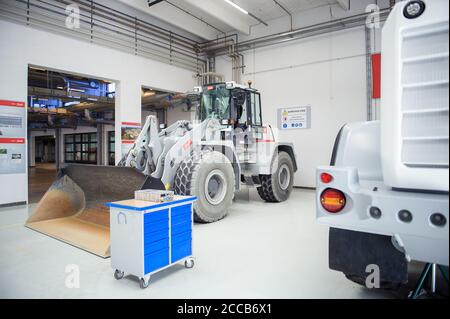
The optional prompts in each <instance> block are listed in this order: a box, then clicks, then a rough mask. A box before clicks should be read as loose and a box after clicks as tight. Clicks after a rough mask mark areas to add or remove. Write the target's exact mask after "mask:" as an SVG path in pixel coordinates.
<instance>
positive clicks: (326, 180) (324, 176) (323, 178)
mask: <svg viewBox="0 0 450 319" xmlns="http://www.w3.org/2000/svg"><path fill="white" fill-rule="evenodd" d="M320 180H321V181H322V183H324V184H329V183H331V182H332V181H333V176H332V175H330V174H328V173H322V174H320Z"/></svg>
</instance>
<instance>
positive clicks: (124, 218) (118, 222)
mask: <svg viewBox="0 0 450 319" xmlns="http://www.w3.org/2000/svg"><path fill="white" fill-rule="evenodd" d="M120 216H123V220H124V221H125V222H124V224H125V225H126V224H127V215H125V214H124V213H122V212H120V213H119V214H117V224H119V225H120V224H121V222H120Z"/></svg>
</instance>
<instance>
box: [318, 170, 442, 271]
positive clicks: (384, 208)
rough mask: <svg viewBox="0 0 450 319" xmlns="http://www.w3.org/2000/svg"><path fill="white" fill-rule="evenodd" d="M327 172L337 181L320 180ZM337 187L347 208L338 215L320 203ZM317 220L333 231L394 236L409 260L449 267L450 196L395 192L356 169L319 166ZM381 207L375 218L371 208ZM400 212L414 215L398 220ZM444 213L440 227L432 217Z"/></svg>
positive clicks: (396, 243)
mask: <svg viewBox="0 0 450 319" xmlns="http://www.w3.org/2000/svg"><path fill="white" fill-rule="evenodd" d="M323 172H327V173H329V174H331V175H332V176H333V177H334V178H333V181H332V182H331V183H329V184H324V183H322V182H321V180H320V174H321V173H323ZM327 188H336V189H339V190H340V191H342V192H343V193H344V194H345V196H346V200H347V203H346V206H345V208H344V209H343V211H341V212H340V213H338V214H330V213H328V212H327V211H325V210H324V209H323V207H322V205H321V204H320V194H321V193H322V192H323V191H324V190H325V189H327ZM316 205H317V220H318V222H319V223H320V224H324V225H328V226H330V227H334V228H340V229H347V230H354V231H359V232H366V233H372V234H380V235H387V236H392V237H393V238H394V239H395V241H394V243H395V245H396V246H398V248H399V249H400V250H404V252H405V255H406V257H407V258H408V260H418V261H423V262H431V263H437V264H440V265H448V264H449V228H448V219H449V197H448V194H432V193H424V192H421V193H420V192H405V191H394V190H392V189H390V188H389V187H387V186H386V185H384V184H383V182H382V181H368V180H359V177H358V171H357V169H356V168H342V167H331V166H327V167H319V168H318V170H317V196H316ZM371 207H378V208H379V209H380V210H381V212H382V215H381V217H380V218H379V219H375V218H373V217H371V215H370V208H371ZM401 210H408V211H409V212H411V214H412V216H413V218H412V221H411V222H409V223H406V222H403V221H401V220H400V219H399V217H398V213H399V211H401ZM434 213H441V214H442V215H444V216H445V218H446V220H447V222H446V223H445V225H444V226H441V227H438V226H435V225H433V224H432V223H431V221H430V216H431V215H432V214H434Z"/></svg>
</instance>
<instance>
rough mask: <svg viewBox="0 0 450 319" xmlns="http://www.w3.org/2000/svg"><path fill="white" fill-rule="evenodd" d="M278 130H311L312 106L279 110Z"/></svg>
mask: <svg viewBox="0 0 450 319" xmlns="http://www.w3.org/2000/svg"><path fill="white" fill-rule="evenodd" d="M278 128H279V129H280V130H299V129H309V128H311V106H297V107H288V108H280V109H278Z"/></svg>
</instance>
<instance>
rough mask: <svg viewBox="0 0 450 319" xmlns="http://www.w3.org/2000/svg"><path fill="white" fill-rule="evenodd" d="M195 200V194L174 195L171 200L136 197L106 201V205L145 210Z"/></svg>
mask: <svg viewBox="0 0 450 319" xmlns="http://www.w3.org/2000/svg"><path fill="white" fill-rule="evenodd" d="M196 200H197V197H195V196H179V195H175V196H174V199H173V201H170V202H162V203H161V202H149V201H143V200H136V199H127V200H122V201H118V202H112V203H107V204H106V206H109V207H112V208H123V209H128V210H135V211H145V210H149V209H156V208H161V207H168V206H172V205H178V204H182V203H188V202H194V201H196Z"/></svg>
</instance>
